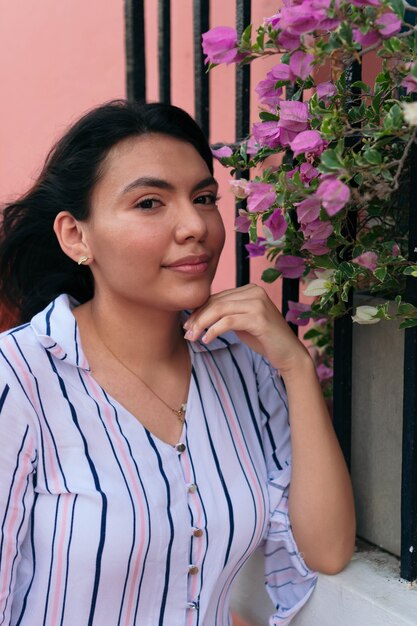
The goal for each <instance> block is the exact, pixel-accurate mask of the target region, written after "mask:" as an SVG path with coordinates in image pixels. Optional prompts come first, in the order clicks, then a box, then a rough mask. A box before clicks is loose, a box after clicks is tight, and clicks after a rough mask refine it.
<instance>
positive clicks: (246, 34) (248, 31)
mask: <svg viewBox="0 0 417 626" xmlns="http://www.w3.org/2000/svg"><path fill="white" fill-rule="evenodd" d="M251 38H252V24H249V26H246V28H245V30H244V31H243V33H242V37H241V41H242V43H244V44H249V45H250V44H251Z"/></svg>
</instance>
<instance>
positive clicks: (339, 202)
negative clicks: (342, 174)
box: [316, 176, 350, 216]
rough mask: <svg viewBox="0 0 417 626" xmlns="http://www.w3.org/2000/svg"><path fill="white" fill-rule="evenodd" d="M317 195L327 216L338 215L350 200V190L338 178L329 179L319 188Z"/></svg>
mask: <svg viewBox="0 0 417 626" xmlns="http://www.w3.org/2000/svg"><path fill="white" fill-rule="evenodd" d="M316 195H317V197H318V198H320V200H321V203H322V205H323V207H324V209H325V210H326V211H327V214H328V215H330V216H332V215H336V213H338V212H339V211H341V209H343V207H344V206H346V204H347V203H348V202H349V200H350V189H349V187H348V186H347V185H345V183H343V182H342V181H341V180H339V179H338V178H334V177H332V176H331V177H329V178H326V179H325V180H323V182H321V183H320V185H319V186H318V188H317V191H316Z"/></svg>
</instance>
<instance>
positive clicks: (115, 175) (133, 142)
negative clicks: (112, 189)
mask: <svg viewBox="0 0 417 626" xmlns="http://www.w3.org/2000/svg"><path fill="white" fill-rule="evenodd" d="M208 171H209V170H208V167H207V164H206V162H205V161H204V159H203V158H202V157H201V156H200V154H199V153H198V151H197V150H196V149H195V148H194V146H193V145H192V144H190V143H188V142H186V141H182V140H180V139H176V138H174V137H170V136H167V135H162V134H156V133H153V134H147V135H141V136H139V137H129V138H127V139H124V140H123V141H120V142H119V143H118V144H116V145H115V146H113V148H111V150H110V151H109V153H108V154H107V156H106V158H105V160H104V162H103V165H102V168H101V176H100V179H101V182H113V183H117V182H118V181H120V182H122V181H123V182H129V178H131V177H132V179H133V178H137V176H149V177H157V178H161V177H164V178H165V179H166V180H172V179H176V180H178V176H181V178H184V179H185V178H190V179H193V178H194V177H201V176H203V177H204V176H207V172H208ZM194 182H195V181H194Z"/></svg>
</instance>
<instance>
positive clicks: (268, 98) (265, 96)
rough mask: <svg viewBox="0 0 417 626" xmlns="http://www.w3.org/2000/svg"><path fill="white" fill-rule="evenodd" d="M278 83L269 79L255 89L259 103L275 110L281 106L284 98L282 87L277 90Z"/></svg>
mask: <svg viewBox="0 0 417 626" xmlns="http://www.w3.org/2000/svg"><path fill="white" fill-rule="evenodd" d="M276 82H277V81H276V80H274V79H271V78H268V77H267V78H265V80H261V81H260V82H259V83H258V84H257V86H256V87H255V91H256V93H257V94H258V96H259V101H260V102H262V103H264V104H267V105H268V106H270V107H274V108H275V107H277V106H278V105H279V103H280V100H281V96H282V87H278V88H275V83H276Z"/></svg>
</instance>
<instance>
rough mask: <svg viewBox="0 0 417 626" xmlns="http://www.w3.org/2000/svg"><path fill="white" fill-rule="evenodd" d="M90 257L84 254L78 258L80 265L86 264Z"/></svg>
mask: <svg viewBox="0 0 417 626" xmlns="http://www.w3.org/2000/svg"><path fill="white" fill-rule="evenodd" d="M89 259H90V257H89V256H82V257H80V258H79V259H78V265H84V263H85V262H86V261H88V260H89Z"/></svg>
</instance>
